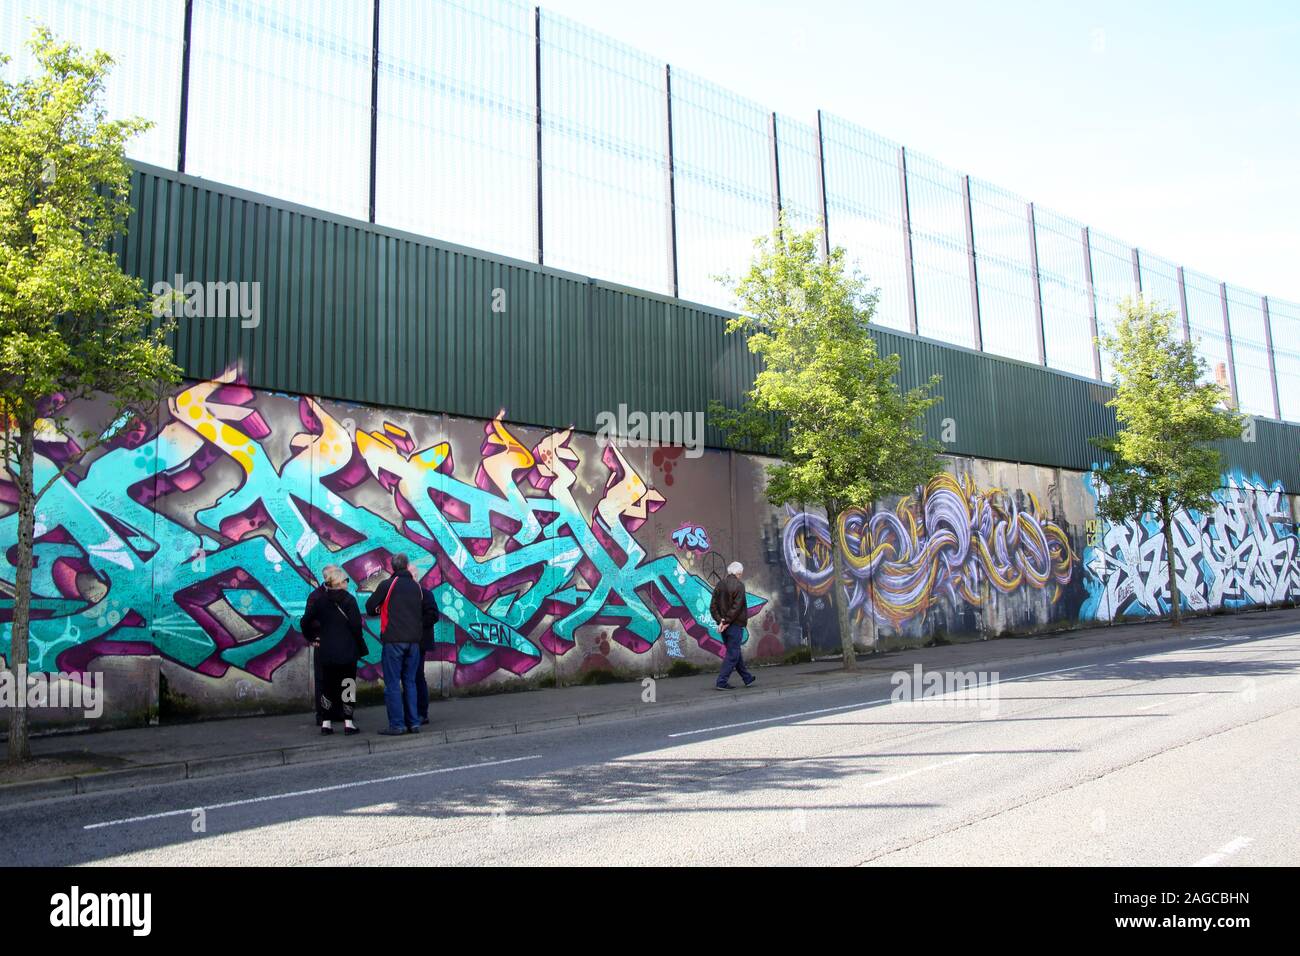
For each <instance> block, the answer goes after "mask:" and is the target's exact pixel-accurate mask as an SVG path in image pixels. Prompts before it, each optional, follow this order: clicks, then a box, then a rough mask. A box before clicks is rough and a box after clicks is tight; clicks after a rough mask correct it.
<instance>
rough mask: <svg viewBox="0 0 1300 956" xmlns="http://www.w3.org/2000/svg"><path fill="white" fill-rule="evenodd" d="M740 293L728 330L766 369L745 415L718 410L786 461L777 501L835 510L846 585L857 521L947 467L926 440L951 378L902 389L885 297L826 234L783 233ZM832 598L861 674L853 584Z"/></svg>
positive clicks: (831, 515) (771, 476)
mask: <svg viewBox="0 0 1300 956" xmlns="http://www.w3.org/2000/svg"><path fill="white" fill-rule="evenodd" d="M735 292H736V296H737V299H738V301H739V303H740V306H741V311H742V314H741V315H740V316H738V317H737V318H735V319H732V320H731V321H730V322H729V323H728V325H727V331H728V333H737V332H740V333H744V334H745V335H746V336H747V342H748V346H749V350H750V351H751V352H752V353H754V354H755V355H757V356H758V357H759V358H760V359H761V360H762V363H763V367H762V369H761V370H760V371H759V372H758V374H757V375H756V376H755V378H754V385H753V388H752V389H751V390H750V391H749V392H748V393H747V394H746V397H745V401H744V403H743V405H742V407H741V408H740V409H738V410H732V409H727V408H726V407H724V406H723V405H721V404H720V403H718V402H716V401H715V402H713V403H711V412H712V415H713V419H714V422H715V423H716V424H717V425H718V426H719V427H721V428H722V429H723V430H724V431H726V432H727V433H728V435H729V437H731V438H732V439H733V440H738V441H741V442H744V443H748V444H750V445H751V447H763V448H765V449H767V450H770V451H773V452H775V453H776V454H777V455H778V456H779V458H780V461H779V462H777V463H775V464H773V465H770V466H768V468H767V475H768V485H767V498H768V501H770V502H771V503H772V504H774V505H777V506H780V505H784V504H786V503H798V504H801V505H802V504H803V503H809V502H810V503H815V504H819V505H821V506H822V508H823V509H825V511H826V518H827V520H828V522H829V523H830V530H831V554H832V561H833V562H834V569H835V575H836V580H837V581H838V582H840V583H841V585H842V584H843V583H844V582H846V581H847V580H848V573H847V568H846V566H845V558H844V541H843V533H844V532H843V527H842V526H841V518H842V517H843V516H844V514H845V512H847V511H848V510H849V509H851V508H864V509H865V508H870V507H871V506H872V503H873V502H874V501H876V500H877V499H879V498H883V497H886V496H888V495H894V494H907V493H911V492H912V491H914V490H915V488H916V486H917V485H920V484H924V483H925V482H926V481H927V480H929V478H930V477H931V476H932V475H933V474H934V473H935V472H936V471H938V470H939V468H940V465H939V461H938V458H937V457H936V455H937V452H938V451H939V446H938V445H937V444H935V443H933V442H930V441H927V440H926V439H925V436H924V432H923V430H922V422H921V419H922V416H923V415H924V413H925V411H926V410H927V409H928V408H930V407H931V406H932V405H934V404H935V403H936V402H938V401H939V399H938V398H936V397H932V396H931V395H930V392H931V390H932V389H933V388H934V387H935V386H936V385H937V384H938V382H939V376H937V375H936V376H934V377H933V378H931V379H930V381H929V382H928V383H927V384H926V385H924V386H921V387H918V388H913V389H911V390H909V391H906V392H903V391H901V390H900V389H899V387H898V383H897V382H896V381H895V376H896V375H897V374H898V369H899V358H898V356H897V355H889V356H882V355H881V354H880V353H879V351H878V350H877V348H876V342H875V340H874V339H873V338H872V337H871V334H870V332H869V331H868V325H869V323H870V322H871V318H872V315H873V314H874V313H875V309H876V303H877V294H876V293H875V292H871V291H868V290H867V287H866V279H865V278H864V277H863V276H862V275H861V274H860V273H858V272H857V271H856V270H854V271H852V272H850V271H848V270H847V269H846V267H845V253H844V250H843V249H842V248H838V247H837V248H835V249H833V250H832V251H831V252H830V254H829V256H826V257H823V256H822V255H821V253H820V249H819V232H818V231H817V230H815V229H814V230H810V231H808V232H805V233H802V234H791V233H790V231H789V230H788V229H787V228H785V224H784V223H782V224H781V225H780V226H778V228H777V229H776V230H775V231H774V232H773V234H772V235H771V236H767V237H764V238H762V239H760V240H758V241H757V243H756V251H755V255H754V259H753V262H752V264H751V266H750V269H749V272H748V274H747V275H745V276H744V278H742V279H741V280H740V281H739V282H738V283H737V284H736V285H735ZM831 590H832V594H833V595H834V598H833V600H834V606H835V614H836V619H837V620H838V622H839V630H840V642H841V645H842V646H843V649H844V667H845V669H847V670H853V669H854V668H855V667H856V657H855V654H854V647H853V628H852V623H851V621H850V619H849V610H848V595H847V592H846V589H845V588H844V587H843V586H839V587H835V588H832V589H831Z"/></svg>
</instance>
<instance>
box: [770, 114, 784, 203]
mask: <svg viewBox="0 0 1300 956" xmlns="http://www.w3.org/2000/svg"><path fill="white" fill-rule="evenodd" d="M767 138H768V139H769V140H770V141H771V143H772V228H773V229H776V228H778V227H779V226H780V225H781V149H780V147H779V146H777V140H776V113H772V115H771V116H769V117H768V122H767Z"/></svg>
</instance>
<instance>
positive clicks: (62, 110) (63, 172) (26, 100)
mask: <svg viewBox="0 0 1300 956" xmlns="http://www.w3.org/2000/svg"><path fill="white" fill-rule="evenodd" d="M31 49H32V51H33V53H34V54H35V57H36V61H37V63H38V64H39V66H40V69H39V71H38V72H37V73H36V74H35V75H34V76H31V77H29V78H26V79H22V80H19V81H18V82H16V83H10V82H7V81H3V80H0V171H3V179H0V433H2V437H0V443H2V444H0V450H2V451H3V459H4V473H5V474H4V478H5V479H6V480H7V481H8V482H10V483H11V484H12V485H13V487H14V488H15V489H16V491H17V499H18V502H17V505H18V549H17V559H18V561H17V569H16V574H15V580H14V586H13V609H12V617H11V623H10V626H9V632H10V633H9V641H8V642H7V643H8V645H9V646H8V648H7V649H6V648H4V647H3V646H0V650H6V657H7V658H8V664H9V667H10V669H11V670H12V671H13V672H14V673H15V675H25V674H26V668H27V662H28V630H29V626H30V621H31V611H32V594H31V585H32V561H33V558H32V544H33V532H34V528H35V514H36V503H37V502H38V501H39V500H40V498H41V496H42V495H44V494H45V493H46V492H47V491H49V490H50V488H51V487H53V486H54V485H55V483H56V482H58V481H59V479H60V478H61V477H62V476H63V475H64V474H65V473H66V472H67V470H68V469H69V468H70V467H73V466H74V465H75V463H76V461H77V460H78V459H79V458H80V456H72V457H70V458H68V459H66V460H63V461H60V462H54V461H52V460H51V459H50V458H48V457H46V456H42V455H38V453H37V452H38V448H37V445H38V443H41V442H55V441H66V440H67V439H69V438H72V439H74V440H75V441H76V442H77V445H78V446H79V447H80V449H81V453H82V455H84V454H85V453H86V452H90V451H92V450H93V449H95V448H96V447H97V446H99V445H101V444H102V443H104V442H105V441H108V440H109V439H110V438H111V437H112V436H113V435H114V434H117V433H118V432H119V431H120V430H121V429H122V427H123V426H124V425H125V424H127V423H128V422H129V421H130V420H131V418H132V414H133V412H134V413H139V414H143V415H148V414H150V412H151V410H152V409H154V408H156V406H157V403H158V401H159V399H160V398H161V395H162V394H163V390H164V388H165V387H166V386H167V385H170V384H174V383H175V382H177V381H179V378H180V370H179V369H178V368H177V366H176V364H175V362H174V361H173V360H172V350H171V347H170V346H169V345H168V343H167V341H166V334H167V332H168V331H169V327H168V326H167V324H166V323H164V322H158V321H156V320H155V318H154V316H153V310H152V308H151V303H150V302H149V299H148V297H147V295H146V292H145V288H144V285H143V283H142V282H141V281H140V280H139V279H137V278H134V277H132V276H128V275H126V274H125V273H123V272H122V270H121V269H120V268H119V266H118V264H117V260H116V258H115V257H114V256H113V254H112V253H111V251H110V248H109V247H110V243H111V241H112V239H113V237H114V236H116V235H118V234H120V233H122V232H124V231H125V228H126V218H127V215H128V214H129V212H130V207H129V206H128V204H127V200H128V198H129V195H130V182H131V180H130V166H129V165H128V164H127V162H126V158H125V154H124V146H125V144H126V142H127V140H128V138H129V137H131V136H132V135H134V134H136V133H138V132H140V131H141V130H143V129H145V128H146V127H147V124H145V123H143V122H141V121H139V120H120V121H109V120H107V119H106V118H105V115H104V111H103V108H102V106H101V105H100V94H101V93H102V90H103V84H104V78H105V75H106V74H107V72H108V70H109V68H110V67H111V65H112V59H111V58H110V57H109V56H108V54H106V53H102V52H95V53H92V54H86V53H82V52H81V51H80V50H79V49H78V48H77V47H75V46H72V45H70V44H64V43H59V42H57V41H56V40H55V39H54V37H53V35H52V34H51V33H50V32H49V31H48V30H45V29H38V30H37V31H36V33H35V35H34V36H33V38H32V40H31ZM0 59H5V60H7V58H0ZM92 398H94V399H97V400H98V401H100V402H102V403H103V405H104V406H106V415H105V421H106V422H107V424H106V425H105V427H103V428H101V429H94V428H89V429H84V430H81V431H78V430H77V429H75V428H74V427H73V425H72V424H71V421H70V418H69V412H70V411H71V408H72V406H73V404H74V403H76V402H78V401H80V400H85V399H92ZM24 684H25V682H21V681H20V683H19V690H20V692H21V691H22V689H23V687H24ZM28 756H29V747H28V740H27V711H26V709H25V708H24V707H21V706H18V707H15V708H14V709H13V710H12V711H11V715H10V725H9V759H10V761H11V762H17V761H21V760H24V759H26V758H27V757H28Z"/></svg>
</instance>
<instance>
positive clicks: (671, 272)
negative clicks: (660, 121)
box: [664, 63, 680, 298]
mask: <svg viewBox="0 0 1300 956" xmlns="http://www.w3.org/2000/svg"><path fill="white" fill-rule="evenodd" d="M664 105H665V106H666V107H667V110H666V111H665V115H666V116H667V118H668V129H667V132H666V139H667V140H668V280H669V281H668V284H669V287H670V288H671V289H672V292H673V298H677V294H678V290H679V289H680V284H679V280H678V276H677V167H676V160H675V159H674V158H673V68H672V64H670V63H665V64H664Z"/></svg>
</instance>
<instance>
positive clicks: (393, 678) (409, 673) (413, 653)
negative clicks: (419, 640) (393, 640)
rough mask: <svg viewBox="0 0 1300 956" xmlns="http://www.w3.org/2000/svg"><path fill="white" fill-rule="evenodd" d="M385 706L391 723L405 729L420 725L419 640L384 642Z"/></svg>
mask: <svg viewBox="0 0 1300 956" xmlns="http://www.w3.org/2000/svg"><path fill="white" fill-rule="evenodd" d="M383 667H384V706H385V707H386V708H388V726H389V728H390V729H391V730H401V731H405V730H407V729H409V728H411V727H418V726H419V725H420V715H419V711H418V709H417V707H418V704H417V701H416V693H415V673H416V671H417V670H418V669H419V667H420V645H419V644H385V645H384V654H383Z"/></svg>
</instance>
